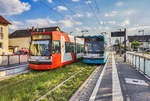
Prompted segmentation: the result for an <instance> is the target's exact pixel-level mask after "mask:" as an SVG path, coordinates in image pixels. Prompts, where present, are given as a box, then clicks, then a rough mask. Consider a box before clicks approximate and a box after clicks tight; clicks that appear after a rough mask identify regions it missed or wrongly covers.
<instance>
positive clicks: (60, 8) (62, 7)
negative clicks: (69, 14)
mask: <svg viewBox="0 0 150 101" xmlns="http://www.w3.org/2000/svg"><path fill="white" fill-rule="evenodd" d="M57 9H58V11H67V10H68V8H66V7H65V6H57Z"/></svg>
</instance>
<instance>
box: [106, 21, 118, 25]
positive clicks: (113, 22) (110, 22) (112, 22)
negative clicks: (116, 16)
mask: <svg viewBox="0 0 150 101" xmlns="http://www.w3.org/2000/svg"><path fill="white" fill-rule="evenodd" d="M107 23H108V24H113V25H114V24H116V21H108V22H107Z"/></svg>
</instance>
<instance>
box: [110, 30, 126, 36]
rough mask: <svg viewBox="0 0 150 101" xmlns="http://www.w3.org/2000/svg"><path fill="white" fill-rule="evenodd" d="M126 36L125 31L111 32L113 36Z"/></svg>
mask: <svg viewBox="0 0 150 101" xmlns="http://www.w3.org/2000/svg"><path fill="white" fill-rule="evenodd" d="M123 36H125V31H118V32H111V37H123Z"/></svg>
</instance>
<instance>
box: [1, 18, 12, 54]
mask: <svg viewBox="0 0 150 101" xmlns="http://www.w3.org/2000/svg"><path fill="white" fill-rule="evenodd" d="M9 24H11V23H10V22H9V21H7V20H6V19H5V18H4V17H2V16H0V55H7V54H8V25H9Z"/></svg>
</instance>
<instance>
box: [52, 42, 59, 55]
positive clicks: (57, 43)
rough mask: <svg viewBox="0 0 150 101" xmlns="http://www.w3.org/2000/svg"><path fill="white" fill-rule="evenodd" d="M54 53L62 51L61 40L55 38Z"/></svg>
mask: <svg viewBox="0 0 150 101" xmlns="http://www.w3.org/2000/svg"><path fill="white" fill-rule="evenodd" d="M53 53H60V41H58V40H53Z"/></svg>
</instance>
